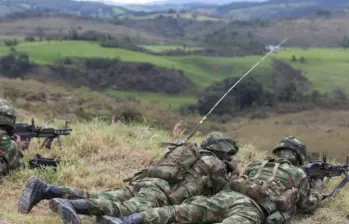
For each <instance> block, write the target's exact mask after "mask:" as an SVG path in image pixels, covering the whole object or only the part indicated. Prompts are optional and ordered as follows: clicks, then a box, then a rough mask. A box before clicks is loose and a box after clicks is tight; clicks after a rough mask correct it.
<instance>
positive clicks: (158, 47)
mask: <svg viewBox="0 0 349 224" xmlns="http://www.w3.org/2000/svg"><path fill="white" fill-rule="evenodd" d="M140 47H143V48H145V49H147V50H150V51H152V52H156V53H160V52H166V51H171V50H182V51H189V52H190V51H196V50H201V49H202V48H201V47H184V46H179V45H177V46H176V45H140Z"/></svg>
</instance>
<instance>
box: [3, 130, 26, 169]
mask: <svg viewBox="0 0 349 224" xmlns="http://www.w3.org/2000/svg"><path fill="white" fill-rule="evenodd" d="M0 150H1V151H0V153H1V155H2V156H3V158H4V159H5V160H6V161H7V163H8V168H9V169H17V168H20V167H21V166H23V161H22V158H23V153H22V150H21V149H20V148H18V146H17V144H16V142H15V141H13V140H12V139H11V138H10V136H8V135H3V136H2V137H1V140H0Z"/></svg>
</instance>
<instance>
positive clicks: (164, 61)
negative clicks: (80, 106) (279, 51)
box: [0, 41, 271, 88]
mask: <svg viewBox="0 0 349 224" xmlns="http://www.w3.org/2000/svg"><path fill="white" fill-rule="evenodd" d="M16 49H17V51H24V52H27V53H28V54H29V56H30V57H31V58H33V59H34V60H35V61H37V62H39V63H52V62H54V61H55V60H57V59H60V58H64V57H110V58H112V57H120V58H121V60H123V61H130V62H146V63H152V64H154V65H157V66H160V67H165V68H174V69H181V70H183V71H184V72H185V73H187V74H188V75H189V78H190V79H191V80H192V81H193V82H194V83H195V84H196V85H197V86H199V87H200V88H204V87H207V86H208V85H210V84H211V83H212V82H213V81H218V80H222V79H224V78H226V77H231V76H240V75H242V74H243V73H244V72H246V71H247V70H248V69H249V68H250V67H251V66H252V65H253V64H254V63H255V62H257V60H259V58H260V57H259V56H251V57H245V58H223V57H204V56H176V57H165V56H156V55H149V54H145V53H140V52H134V51H128V50H124V49H116V48H102V47H100V45H99V44H98V43H91V42H83V41H50V42H47V41H45V42H41V43H40V42H36V43H23V44H20V45H19V46H17V47H16ZM7 52H8V47H6V46H2V47H0V54H6V53H7ZM270 71H271V68H270V65H268V64H267V63H264V64H261V66H260V67H259V70H258V72H256V73H255V74H256V75H257V76H260V77H263V76H265V75H266V74H270Z"/></svg>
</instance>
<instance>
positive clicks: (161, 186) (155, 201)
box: [19, 132, 238, 223]
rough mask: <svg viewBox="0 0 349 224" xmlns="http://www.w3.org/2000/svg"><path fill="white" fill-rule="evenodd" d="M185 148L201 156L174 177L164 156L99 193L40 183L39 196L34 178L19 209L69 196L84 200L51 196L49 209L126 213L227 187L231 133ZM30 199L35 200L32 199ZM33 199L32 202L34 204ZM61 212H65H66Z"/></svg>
mask: <svg viewBox="0 0 349 224" xmlns="http://www.w3.org/2000/svg"><path fill="white" fill-rule="evenodd" d="M185 147H189V148H190V147H196V148H197V149H198V150H197V152H199V154H200V155H199V157H198V160H196V161H195V162H194V163H193V165H191V166H190V167H187V168H185V169H182V168H183V167H180V169H179V171H178V173H177V172H175V173H176V175H175V176H176V178H177V176H178V178H177V179H176V178H175V179H173V177H174V176H173V173H172V172H171V170H173V169H176V167H174V166H173V163H170V162H169V161H168V160H167V159H164V160H162V159H160V162H158V163H156V164H155V166H153V167H152V168H153V169H145V170H143V171H141V172H139V173H138V174H137V175H135V176H134V178H131V179H132V183H131V184H130V185H129V186H127V187H124V188H122V189H119V190H112V191H106V192H103V193H101V194H89V193H88V192H85V191H81V190H77V189H70V188H68V187H59V186H49V187H47V186H46V184H44V183H43V182H41V184H39V185H40V186H41V187H40V188H42V190H40V191H38V190H36V191H35V192H36V193H35V194H39V193H40V194H41V195H39V196H37V195H35V194H33V189H38V187H37V186H35V185H36V184H38V179H36V178H34V179H32V180H30V181H28V184H27V188H26V189H25V191H24V193H23V195H22V197H21V199H20V206H19V207H20V210H21V211H23V212H29V211H30V209H31V208H32V205H35V204H36V203H38V202H39V201H40V200H41V199H50V198H57V196H58V197H59V198H69V199H75V198H79V197H80V198H82V197H87V198H88V199H87V200H86V199H80V200H69V201H68V200H62V199H54V200H52V201H51V202H50V208H51V210H53V211H54V212H59V213H61V215H62V209H65V207H67V206H68V207H69V208H71V209H73V210H75V212H77V213H79V214H88V215H111V216H126V215H130V214H133V213H136V212H141V211H144V210H146V209H148V208H154V207H161V206H165V205H172V204H180V203H181V202H183V201H184V200H185V199H187V198H189V197H192V196H195V195H199V194H203V195H214V194H216V193H217V192H219V191H220V190H221V189H222V188H223V187H225V186H226V184H227V181H228V178H227V169H226V166H225V164H224V162H223V161H222V160H224V159H228V158H229V156H231V155H233V154H235V153H236V152H237V151H238V146H237V145H236V143H235V141H234V140H233V139H232V138H231V137H230V136H228V135H226V134H223V133H218V132H213V133H210V134H209V135H208V136H207V137H206V139H205V140H204V141H203V143H202V144H201V147H197V146H194V145H191V144H190V145H189V146H185ZM171 150H173V152H175V151H176V150H178V148H176V147H175V148H174V149H171ZM187 152H188V153H195V152H196V151H195V150H194V151H191V149H188V148H184V150H183V153H187ZM165 155H171V154H165ZM166 158H168V157H166ZM188 158H189V156H188ZM188 160H190V159H188ZM176 164H177V165H178V164H179V161H176ZM183 164H184V163H182V164H181V165H183ZM158 168H159V169H158ZM156 176H157V177H158V178H156ZM173 180H176V181H173ZM172 181H173V182H172ZM32 198H36V199H35V200H33V199H32ZM33 201H35V202H34V203H33ZM21 204H22V205H21ZM29 204H30V206H29ZM63 213H64V214H66V212H63ZM64 214H63V215H62V216H64ZM72 219H75V220H72ZM70 221H73V222H74V223H79V220H78V219H77V217H75V218H70Z"/></svg>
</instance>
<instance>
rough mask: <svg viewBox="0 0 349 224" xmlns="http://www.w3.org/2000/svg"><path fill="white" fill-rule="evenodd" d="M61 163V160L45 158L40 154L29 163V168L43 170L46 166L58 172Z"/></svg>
mask: <svg viewBox="0 0 349 224" xmlns="http://www.w3.org/2000/svg"><path fill="white" fill-rule="evenodd" d="M60 162H61V160H60V158H58V159H55V158H43V157H41V155H40V154H36V156H35V157H34V158H33V159H31V160H30V161H29V168H30V169H36V168H42V167H46V166H52V167H53V169H54V170H56V168H57V166H58V164H59V163H60Z"/></svg>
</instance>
